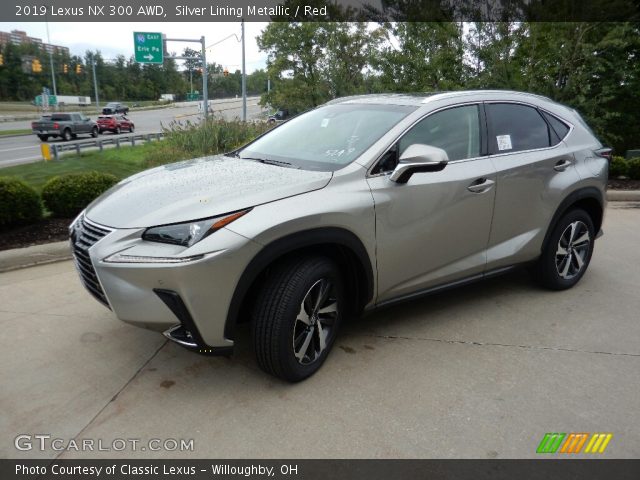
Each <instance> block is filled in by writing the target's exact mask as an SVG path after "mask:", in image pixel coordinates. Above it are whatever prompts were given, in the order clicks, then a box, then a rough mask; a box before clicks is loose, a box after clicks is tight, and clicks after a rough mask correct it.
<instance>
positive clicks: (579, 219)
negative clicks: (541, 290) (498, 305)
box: [533, 209, 595, 290]
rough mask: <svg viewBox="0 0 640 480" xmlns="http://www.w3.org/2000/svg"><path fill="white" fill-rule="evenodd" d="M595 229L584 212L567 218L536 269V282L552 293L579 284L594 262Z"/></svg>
mask: <svg viewBox="0 0 640 480" xmlns="http://www.w3.org/2000/svg"><path fill="white" fill-rule="evenodd" d="M594 230H595V229H594V226H593V221H592V220H591V217H590V216H589V214H588V213H587V212H585V211H584V210H581V209H576V210H572V211H570V212H569V213H567V214H566V215H564V216H563V217H562V218H561V219H560V220H559V221H558V223H557V224H556V226H555V227H554V229H553V232H552V233H551V236H550V237H549V241H548V242H547V245H546V246H545V248H544V250H543V251H542V255H540V258H539V259H538V261H537V262H536V264H535V265H534V267H533V274H534V277H535V278H536V280H537V281H538V282H539V283H540V284H541V285H542V286H544V287H546V288H549V289H552V290H565V289H567V288H571V287H573V286H574V285H575V284H576V283H578V282H579V281H580V279H581V278H582V276H583V275H584V273H585V272H586V270H587V267H588V266H589V262H590V261H591V255H592V254H593V243H594V240H595V231H594Z"/></svg>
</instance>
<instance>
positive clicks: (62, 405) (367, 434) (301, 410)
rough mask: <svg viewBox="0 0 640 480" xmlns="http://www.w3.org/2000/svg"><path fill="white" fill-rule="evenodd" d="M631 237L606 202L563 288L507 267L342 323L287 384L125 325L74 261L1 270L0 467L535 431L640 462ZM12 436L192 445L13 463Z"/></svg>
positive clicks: (468, 445) (426, 452)
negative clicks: (329, 345) (588, 436)
mask: <svg viewBox="0 0 640 480" xmlns="http://www.w3.org/2000/svg"><path fill="white" fill-rule="evenodd" d="M638 225H640V203H635V204H630V203H619V202H617V203H610V207H609V210H608V212H607V215H606V219H605V224H604V231H605V235H604V236H603V237H602V238H601V239H599V240H598V241H597V244H596V250H595V254H594V257H593V261H592V263H591V266H590V268H589V271H588V272H587V274H586V275H585V277H584V278H583V279H582V281H581V282H580V283H579V284H578V285H577V286H576V287H575V288H573V289H571V290H569V291H565V292H549V291H545V290H541V289H539V288H537V287H535V286H534V285H533V284H532V283H531V282H530V280H529V279H528V277H527V275H526V274H524V273H512V274H510V275H507V276H504V277H500V278H495V279H492V280H489V281H485V282H483V283H478V284H475V285H470V286H467V287H463V288H460V289H457V290H452V291H450V292H448V293H442V294H438V295H434V296H431V297H428V298H425V299H422V300H418V301H413V302H411V303H407V304H405V305H402V306H398V307H395V308H390V309H387V310H383V311H380V312H378V313H375V314H373V315H371V316H369V317H366V318H363V319H359V320H354V321H351V322H349V323H347V324H346V325H345V326H344V327H345V328H344V329H343V330H342V332H341V335H340V336H339V338H338V340H337V343H336V345H335V348H334V351H333V352H332V353H331V355H330V357H329V358H328V360H327V362H326V364H325V365H324V367H323V368H322V369H321V370H320V371H319V372H318V374H316V375H315V376H314V377H312V378H310V379H308V380H307V381H304V382H302V383H299V384H296V385H290V384H286V383H283V382H280V381H278V380H276V379H274V378H271V377H269V376H267V375H265V374H264V373H262V372H261V371H260V370H259V369H258V367H257V366H256V363H255V361H254V359H253V355H252V352H251V349H250V347H249V345H250V341H249V340H250V339H249V336H248V332H247V331H244V332H242V335H241V336H240V339H239V343H238V348H237V351H236V353H235V355H234V356H233V357H231V358H230V359H227V358H217V357H203V356H198V355H196V354H193V353H190V352H188V351H186V350H184V349H182V348H181V347H179V346H176V345H174V344H170V343H167V342H166V341H165V340H164V339H163V337H162V336H160V335H159V334H157V333H153V332H149V331H146V330H140V329H136V328H134V327H131V326H128V325H125V324H123V323H120V322H119V321H117V320H116V319H115V318H114V317H113V315H112V314H111V312H109V311H108V310H106V309H105V308H104V307H102V306H101V305H99V304H98V303H97V302H96V301H94V300H93V299H92V298H91V297H90V296H89V295H88V294H87V293H86V292H85V291H84V290H83V288H82V287H81V286H80V283H79V281H78V279H77V278H76V274H75V272H74V268H73V266H72V264H71V262H69V261H66V262H60V263H55V264H50V265H45V266H39V267H33V268H28V269H23V270H18V271H14V272H8V273H3V274H2V275H0V327H1V328H2V335H1V336H0V378H2V388H1V389H0V405H2V415H0V456H1V457H3V458H21V459H23V458H34V457H38V458H54V457H58V456H60V457H61V458H78V457H80V458H93V457H105V458H114V457H115V458H129V457H132V458H135V457H140V458H149V457H154V458H159V457H164V458H186V457H191V458H305V457H311V458H372V457H373V458H443V457H444V458H460V457H465V458H469V457H472V458H521V457H529V458H533V457H536V453H535V450H536V448H537V446H538V444H539V443H540V441H541V439H542V438H543V436H544V434H545V433H546V432H591V433H595V432H609V433H612V434H613V439H612V440H611V442H610V444H609V446H608V448H607V450H606V452H605V453H603V454H599V455H597V454H596V455H589V454H579V455H575V456H573V457H578V458H593V457H594V456H595V457H597V458H638V457H640V408H638V405H639V404H638V397H639V394H640V381H639V380H640V376H639V373H638V372H640V322H638V312H639V311H640V296H639V295H638V291H640V269H638V265H639V264H640V249H638V245H639V244H640V229H639V228H638ZM18 434H29V435H35V434H49V435H51V436H52V438H61V439H63V440H64V443H63V444H62V445H66V444H67V443H68V441H69V440H70V439H76V440H77V441H78V442H80V440H82V439H93V440H94V441H95V442H97V441H98V439H100V440H102V441H103V445H105V446H111V445H112V443H111V442H113V440H114V439H141V440H142V442H143V443H140V444H138V445H139V446H140V445H145V444H146V443H145V442H146V441H147V440H148V439H150V438H159V439H178V440H179V439H184V440H190V439H193V440H194V444H193V447H194V448H193V451H185V452H181V451H171V452H167V451H163V452H162V451H161V452H150V451H148V450H146V451H142V450H137V451H132V450H131V448H127V449H126V450H125V451H123V452H114V451H109V452H96V451H94V452H87V453H77V452H73V451H69V452H57V451H52V450H51V449H48V450H45V451H44V452H41V451H37V450H31V451H24V452H22V451H17V450H16V449H15V448H14V439H15V437H16V436H17V435H18ZM551 457H553V458H561V457H562V455H547V456H546V458H551Z"/></svg>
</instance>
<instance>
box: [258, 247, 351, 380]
mask: <svg viewBox="0 0 640 480" xmlns="http://www.w3.org/2000/svg"><path fill="white" fill-rule="evenodd" d="M344 303H345V298H344V287H343V283H342V278H341V276H340V271H339V270H338V267H337V266H336V264H335V263H334V262H333V261H332V260H330V259H328V258H324V257H311V258H307V259H303V260H297V261H294V262H289V263H285V264H282V265H281V266H279V267H277V268H276V269H275V270H274V271H273V274H272V275H270V276H269V277H268V278H267V280H266V283H265V285H264V287H263V289H262V291H261V293H260V295H259V297H258V300H257V302H256V305H255V308H254V313H253V322H252V337H253V345H254V349H255V353H256V358H257V360H258V364H259V365H260V368H262V369H263V370H264V371H265V372H267V373H270V374H271V375H274V376H276V377H280V378H282V379H284V380H287V381H289V382H299V381H300V380H304V379H305V378H307V377H309V376H311V375H313V374H314V373H315V372H316V371H318V369H319V368H320V367H321V366H322V364H323V363H324V361H325V359H326V358H327V355H328V354H329V351H330V350H331V347H332V346H333V343H334V341H335V338H336V334H337V332H338V327H339V326H340V322H341V320H342V314H343V311H344Z"/></svg>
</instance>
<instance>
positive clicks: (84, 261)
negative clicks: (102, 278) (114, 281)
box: [71, 216, 111, 308]
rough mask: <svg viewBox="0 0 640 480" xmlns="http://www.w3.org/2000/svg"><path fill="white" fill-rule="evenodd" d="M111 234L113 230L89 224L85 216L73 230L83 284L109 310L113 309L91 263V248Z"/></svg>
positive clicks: (72, 237)
mask: <svg viewBox="0 0 640 480" xmlns="http://www.w3.org/2000/svg"><path fill="white" fill-rule="evenodd" d="M110 232H111V229H109V228H106V227H102V226H99V225H96V224H95V223H92V222H89V221H88V220H87V219H85V218H84V216H82V217H81V218H79V219H78V221H77V222H76V223H75V225H74V227H73V229H72V230H71V249H72V252H73V258H74V259H75V263H76V267H77V269H78V272H79V273H80V278H81V279H82V283H83V284H84V286H85V288H86V289H87V290H89V292H90V293H91V294H92V295H93V296H94V297H95V298H96V299H97V300H98V301H99V302H100V303H102V304H103V305H105V306H106V307H107V308H111V307H109V302H107V297H106V296H105V294H104V291H103V290H102V286H101V285H100V282H99V281H98V276H97V275H96V271H95V269H94V268H93V264H92V263H91V257H89V248H91V247H92V246H93V245H94V244H95V243H96V242H98V240H100V239H101V238H102V237H104V236H105V235H106V234H107V233H110Z"/></svg>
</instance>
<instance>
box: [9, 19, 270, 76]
mask: <svg viewBox="0 0 640 480" xmlns="http://www.w3.org/2000/svg"><path fill="white" fill-rule="evenodd" d="M266 25H267V24H266V23H257V22H247V23H245V30H246V34H247V41H246V64H247V73H251V72H253V71H254V70H257V69H259V68H264V67H265V66H266V60H267V55H266V54H265V53H263V52H260V51H259V50H258V46H257V44H256V37H257V36H258V35H259V34H260V32H261V31H262V29H263V28H264V27H265V26H266ZM11 30H24V31H25V32H27V35H29V36H30V37H37V38H41V39H42V40H43V41H44V42H46V41H47V27H46V24H45V23H44V22H43V23H40V22H16V23H12V22H0V31H4V32H10V31H11ZM134 30H135V31H145V32H162V33H164V34H165V35H166V36H167V38H196V39H198V38H200V37H201V36H202V35H204V36H205V39H206V42H207V45H211V44H212V43H215V42H217V41H218V40H221V39H223V38H224V37H226V36H228V35H231V34H233V33H235V34H236V35H238V38H240V22H228V23H222V22H215V23H214V22H209V23H197V22H185V23H171V22H162V23H147V22H143V23H140V22H139V23H124V22H123V23H119V22H108V23H107V22H104V23H102V22H86V23H79V22H78V23H64V22H50V23H49V34H50V38H51V43H53V44H54V45H62V46H65V47H69V50H71V54H72V55H84V52H85V51H86V50H100V51H101V52H102V55H103V56H104V58H107V59H109V58H114V57H115V56H116V55H119V54H122V55H124V56H125V57H127V58H129V57H130V56H131V55H133V31H134ZM241 45H242V44H241V43H239V42H238V41H236V39H235V38H234V37H232V38H230V39H228V40H226V41H224V42H222V43H220V44H218V45H216V46H214V47H212V48H211V49H209V50H208V51H207V62H208V63H212V62H216V63H219V64H221V65H222V66H223V67H227V68H228V69H229V70H231V71H235V70H236V69H240V68H241V63H242V47H241ZM185 47H191V48H193V49H196V48H197V49H199V46H198V45H197V44H193V43H191V44H189V43H176V42H170V43H169V44H168V47H167V48H168V50H169V52H175V53H176V54H180V53H181V52H182V50H183V49H184V48H185Z"/></svg>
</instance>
